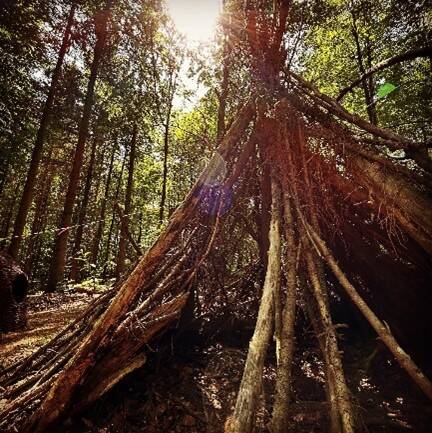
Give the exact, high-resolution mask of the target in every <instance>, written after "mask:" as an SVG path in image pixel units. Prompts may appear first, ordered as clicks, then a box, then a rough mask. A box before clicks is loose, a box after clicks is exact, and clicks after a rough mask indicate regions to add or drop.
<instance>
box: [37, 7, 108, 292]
mask: <svg viewBox="0 0 432 433" xmlns="http://www.w3.org/2000/svg"><path fill="white" fill-rule="evenodd" d="M112 2H113V0H108V1H107V3H106V7H105V9H104V10H102V11H100V12H99V13H98V14H97V16H96V19H95V27H96V37H97V39H96V45H95V48H94V55H93V63H92V66H91V73H90V78H89V82H88V86H87V93H86V98H85V102H84V108H83V114H82V117H81V121H80V127H79V133H78V143H77V146H76V149H75V154H74V158H73V163H72V170H71V173H70V176H69V185H68V188H67V192H66V197H65V201H64V207H63V212H62V215H61V218H60V223H59V225H58V232H57V234H56V239H55V243H54V248H53V257H52V262H51V267H50V271H49V277H48V282H47V285H46V287H45V290H46V291H47V292H53V291H55V290H56V287H57V285H58V284H59V282H60V281H61V280H62V278H63V274H64V269H65V266H66V255H67V242H68V237H69V226H70V225H71V222H72V212H73V208H74V204H75V199H76V195H77V190H78V184H79V179H80V173H81V168H82V164H83V158H84V150H85V145H86V141H87V134H88V126H89V122H90V116H91V112H92V108H93V97H94V89H95V84H96V78H97V74H98V70H99V65H100V63H101V60H102V57H103V53H104V48H105V43H106V39H107V35H108V20H109V16H110V9H111V5H112Z"/></svg>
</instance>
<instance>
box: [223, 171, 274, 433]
mask: <svg viewBox="0 0 432 433" xmlns="http://www.w3.org/2000/svg"><path fill="white" fill-rule="evenodd" d="M276 182H277V181H276V179H272V205H271V223H270V230H269V239H270V246H269V251H268V265H267V272H266V276H265V281H264V288H263V293H262V297H261V303H260V307H259V311H258V318H257V321H256V325H255V331H254V334H253V337H252V339H251V341H250V343H249V351H248V355H247V359H246V364H245V367H244V371H243V377H242V381H241V384H240V389H239V392H238V395H237V401H236V405H235V408H234V413H233V415H232V416H231V417H230V418H229V419H228V420H227V422H226V424H225V432H226V433H250V432H251V431H252V430H253V428H254V423H255V415H256V407H257V403H258V398H259V395H260V393H261V388H262V370H263V368H264V361H265V357H266V353H267V347H268V345H269V343H270V338H271V335H272V331H273V315H274V296H275V294H276V292H277V287H278V286H279V284H280V265H281V263H280V250H281V236H280V189H279V186H278V185H277V183H276Z"/></svg>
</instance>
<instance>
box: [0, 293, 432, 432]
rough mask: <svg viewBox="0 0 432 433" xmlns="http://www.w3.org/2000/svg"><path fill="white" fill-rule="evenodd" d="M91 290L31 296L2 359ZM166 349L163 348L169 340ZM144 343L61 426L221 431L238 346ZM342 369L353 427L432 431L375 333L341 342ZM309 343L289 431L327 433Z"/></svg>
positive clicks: (431, 420) (431, 417)
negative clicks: (137, 364)
mask: <svg viewBox="0 0 432 433" xmlns="http://www.w3.org/2000/svg"><path fill="white" fill-rule="evenodd" d="M94 296H95V295H92V294H88V293H74V292H72V291H69V292H65V293H56V294H50V295H47V294H45V293H37V294H35V295H32V296H30V298H29V328H28V330H26V331H23V332H17V333H10V334H6V335H3V336H2V337H1V341H0V359H1V364H3V366H7V365H9V364H10V363H12V362H16V361H17V360H19V359H22V358H24V357H26V356H28V355H29V354H30V353H31V352H32V351H34V350H36V349H37V348H38V347H39V346H41V345H42V344H44V343H46V342H47V341H48V340H49V339H50V338H51V337H53V336H54V335H55V334H56V333H57V332H58V331H60V330H61V329H62V328H63V327H64V326H66V325H67V324H68V323H69V322H70V321H71V320H72V319H73V318H75V317H76V316H77V315H78V314H79V313H80V312H81V311H82V310H83V309H84V308H85V307H86V306H87V305H88V303H89V302H90V301H91V300H92V299H93V298H94ZM167 346H169V347H167ZM150 349H151V356H150V359H149V362H148V364H147V365H146V366H144V367H143V368H142V369H140V370H138V371H136V372H135V373H133V374H131V375H130V376H129V377H127V378H126V379H125V380H124V381H122V382H121V383H120V384H118V385H117V386H116V387H114V389H113V390H111V391H110V392H109V393H108V394H107V395H105V396H104V397H103V398H102V399H101V400H100V401H98V402H97V403H96V404H95V405H93V406H92V407H91V408H89V409H88V410H87V411H86V412H85V413H83V414H80V415H79V416H78V417H76V418H74V419H68V420H66V422H65V425H64V427H63V428H62V431H64V432H66V433H171V432H172V433H222V432H223V425H224V422H225V420H226V418H227V417H228V416H229V415H230V413H231V411H232V409H233V407H234V404H235V397H236V392H237V389H238V386H239V383H240V380H241V375H242V371H243V365H244V361H245V358H246V354H247V348H246V347H245V345H244V344H242V345H239V347H232V346H231V347H230V346H229V345H228V344H226V343H224V342H222V341H221V342H211V343H210V342H209V344H208V345H204V346H203V345H201V346H199V347H198V346H186V345H184V343H182V344H181V345H179V344H176V343H174V342H173V343H172V344H169V345H166V347H165V350H164V352H158V351H157V350H156V349H155V348H150ZM271 358H272V357H271V356H270V357H269V362H268V364H267V365H266V368H265V377H264V385H263V394H262V397H261V399H260V402H259V410H258V414H257V429H256V432H262V433H265V432H267V431H268V430H267V428H266V425H267V423H268V421H269V417H270V414H271V406H272V393H273V389H274V381H275V376H276V375H275V369H274V362H273V360H272V359H271ZM344 358H345V366H346V372H347V377H348V381H349V386H350V389H351V390H352V391H353V397H354V400H353V401H354V406H355V409H356V412H357V414H358V426H359V428H360V429H361V431H364V432H368V433H403V432H412V433H432V406H431V405H430V403H429V402H427V401H426V400H425V399H424V398H423V396H422V395H421V393H420V392H419V391H418V390H417V389H416V388H415V386H413V385H412V383H411V382H410V380H409V379H408V378H407V376H406V375H405V373H404V372H402V371H401V370H400V369H399V367H398V366H397V365H395V363H394V362H393V361H392V359H391V358H390V356H389V355H388V354H387V352H386V351H385V350H384V349H382V348H381V347H380V346H379V342H377V341H376V340H375V339H371V340H370V341H357V342H355V343H352V344H351V345H350V346H348V347H345V355H344ZM322 367H323V365H322V361H321V360H320V358H319V353H318V351H317V350H316V349H315V348H314V347H313V345H311V346H310V347H306V348H305V347H302V350H301V351H297V353H296V362H295V367H294V390H295V391H294V395H293V402H292V405H291V409H290V418H291V422H292V425H293V429H292V431H293V432H296V433H303V432H304V433H325V432H326V431H327V425H328V417H327V413H328V408H327V405H326V403H325V393H324V373H323V368H322Z"/></svg>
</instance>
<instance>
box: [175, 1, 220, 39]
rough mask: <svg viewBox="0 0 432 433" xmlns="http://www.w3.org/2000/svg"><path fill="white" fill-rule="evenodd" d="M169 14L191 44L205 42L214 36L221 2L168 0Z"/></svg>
mask: <svg viewBox="0 0 432 433" xmlns="http://www.w3.org/2000/svg"><path fill="white" fill-rule="evenodd" d="M167 7H168V12H169V14H170V16H171V18H172V20H173V22H174V24H175V26H176V28H177V30H178V31H179V32H180V33H182V34H183V35H184V36H185V37H186V39H187V40H188V41H189V42H205V41H208V40H209V39H210V38H211V37H212V36H213V34H214V31H215V28H216V24H217V19H218V17H219V14H220V12H221V0H167Z"/></svg>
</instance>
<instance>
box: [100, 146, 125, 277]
mask: <svg viewBox="0 0 432 433" xmlns="http://www.w3.org/2000/svg"><path fill="white" fill-rule="evenodd" d="M126 155H127V153H126V152H125V155H124V157H123V161H122V165H121V169H120V174H119V177H118V179H117V187H116V191H115V194H114V197H113V202H114V203H116V202H117V201H118V198H119V195H120V188H121V186H122V181H123V173H124V169H125V166H126ZM115 220H116V216H115V212H114V206H113V208H112V215H111V224H110V227H109V230H108V236H107V239H106V244H105V258H104V267H103V272H102V277H103V278H105V277H106V276H107V272H108V261H109V258H110V252H111V239H112V235H113V231H114V223H115Z"/></svg>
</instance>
